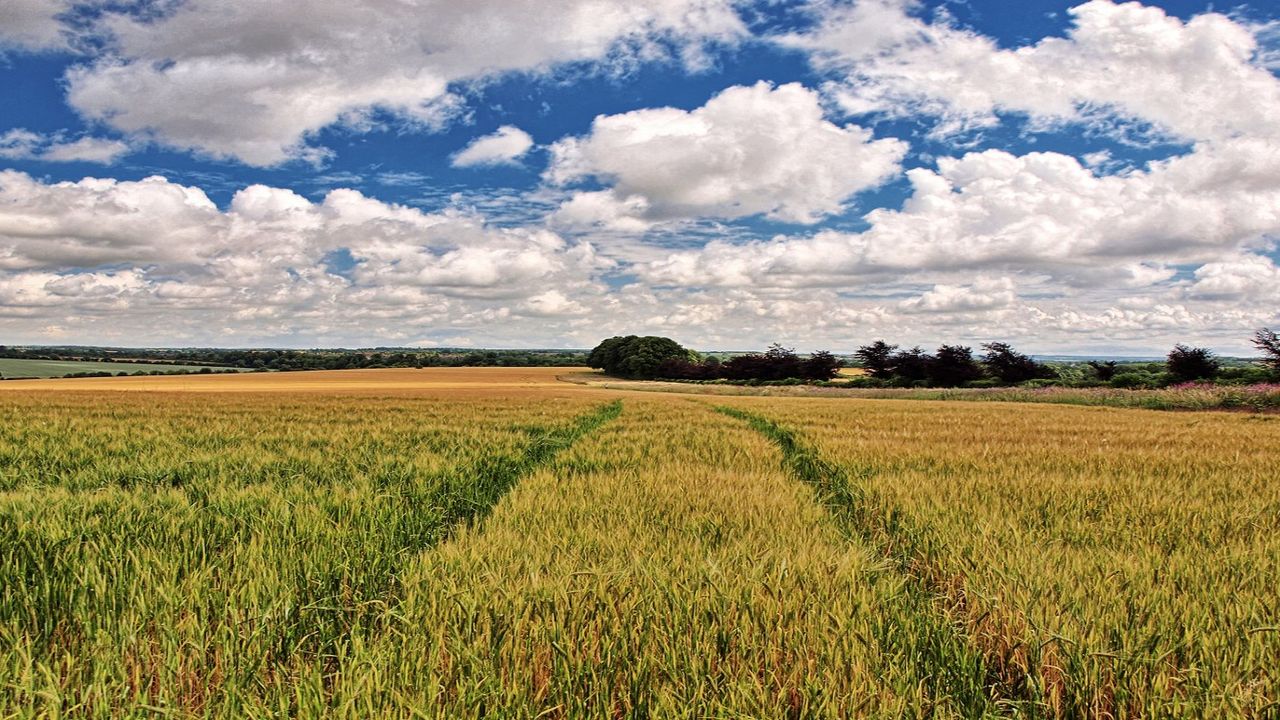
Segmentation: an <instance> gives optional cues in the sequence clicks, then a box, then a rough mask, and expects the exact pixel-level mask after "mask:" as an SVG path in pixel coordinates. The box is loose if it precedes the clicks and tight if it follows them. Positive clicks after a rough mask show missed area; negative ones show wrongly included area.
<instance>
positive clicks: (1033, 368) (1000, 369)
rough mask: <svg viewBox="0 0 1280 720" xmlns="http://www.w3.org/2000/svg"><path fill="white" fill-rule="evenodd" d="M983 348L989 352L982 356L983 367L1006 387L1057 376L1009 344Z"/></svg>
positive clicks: (1000, 343) (1045, 366)
mask: <svg viewBox="0 0 1280 720" xmlns="http://www.w3.org/2000/svg"><path fill="white" fill-rule="evenodd" d="M982 348H983V349H984V350H986V351H987V352H986V354H985V355H983V356H982V365H983V366H984V367H986V369H987V372H989V373H991V376H992V377H994V378H996V379H997V380H999V381H1000V382H1002V383H1004V384H1006V385H1017V384H1018V383H1021V382H1026V381H1028V380H1036V379H1042V378H1044V379H1047V378H1051V377H1054V375H1055V373H1054V372H1053V369H1052V368H1050V367H1049V366H1047V365H1041V364H1040V363H1038V362H1036V361H1035V360H1032V359H1031V358H1030V357H1029V356H1027V355H1023V354H1022V353H1020V352H1018V351H1016V350H1014V349H1013V347H1012V346H1011V345H1009V344H1008V343H1002V342H994V343H985V344H984V345H983V346H982Z"/></svg>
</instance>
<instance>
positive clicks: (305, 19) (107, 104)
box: [67, 0, 745, 165]
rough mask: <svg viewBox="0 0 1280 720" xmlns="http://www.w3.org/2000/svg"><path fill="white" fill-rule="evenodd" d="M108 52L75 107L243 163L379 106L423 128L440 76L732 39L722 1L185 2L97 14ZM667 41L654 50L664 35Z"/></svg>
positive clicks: (446, 99)
mask: <svg viewBox="0 0 1280 720" xmlns="http://www.w3.org/2000/svg"><path fill="white" fill-rule="evenodd" d="M98 29H99V32H100V33H102V34H103V35H105V36H107V38H108V48H109V52H108V53H107V54H106V55H104V56H102V57H99V58H98V59H96V60H95V61H94V62H93V63H91V64H89V65H86V66H83V67H78V68H73V69H72V70H71V71H69V72H68V74H67V83H68V99H69V101H70V102H71V104H72V106H73V107H75V108H76V109H77V110H78V111H79V112H80V113H82V114H83V115H84V116H86V117H87V118H90V119H93V120H97V121H101V122H104V123H106V124H108V125H111V126H112V127H114V128H116V129H117V130H120V131H122V132H126V133H141V134H149V135H153V136H154V137H155V138H156V139H157V140H159V141H161V142H163V143H165V144H168V145H171V146H175V147H180V148H190V149H194V150H198V151H201V152H204V153H208V154H210V155H214V156H219V157H234V158H238V159H240V160H242V161H244V162H246V163H249V164H253V165H273V164H277V163H280V162H283V161H285V160H288V159H295V158H302V159H310V160H316V159H318V158H322V157H323V151H322V150H320V149H318V148H315V147H311V146H308V145H307V143H308V141H309V138H310V136H311V134H313V133H315V132H316V131H318V130H320V129H321V128H324V127H327V126H330V125H333V124H334V123H338V122H343V123H345V124H347V125H349V126H352V127H357V128H360V127H367V126H368V125H369V124H370V123H371V122H372V120H371V118H372V115H371V113H372V112H373V111H374V110H382V111H386V112H389V113H392V114H394V115H396V116H398V117H399V118H401V119H403V120H405V121H408V122H415V123H421V124H425V125H432V124H439V123H441V122H444V121H445V120H446V119H447V118H448V117H450V116H452V115H454V114H456V113H457V112H458V102H459V101H458V98H456V97H454V96H452V95H450V94H449V91H448V88H449V85H450V84H451V83H455V82H462V81H468V80H472V79H478V78H483V77H487V76H492V75H496V74H501V73H506V72H520V71H535V72H536V71H541V70H545V69H548V68H549V67H551V66H553V65H555V64H560V63H569V62H578V61H609V60H612V59H617V58H619V57H622V56H627V55H630V56H632V57H652V56H655V55H656V54H658V53H659V51H660V50H661V49H662V48H663V47H665V46H675V47H677V48H690V47H696V46H698V45H701V44H702V43H705V42H732V41H736V39H738V38H739V37H740V36H742V35H743V33H744V32H745V31H744V28H743V25H742V23H741V21H740V20H739V19H738V17H737V15H736V14H735V13H734V11H733V9H732V7H731V4H730V2H729V0H657V1H656V2H654V1H650V2H639V1H638V0H471V1H470V2H461V3H459V2H447V1H445V0H413V1H408V2H396V3H385V2H377V1H375V0H362V1H359V2H352V1H351V0H323V1H317V2H309V3H307V8H306V11H305V12H298V10H297V8H296V7H295V6H293V5H291V4H288V3H264V2H260V1H259V0H225V1H223V2H216V3H214V2H189V3H185V4H182V5H180V6H177V7H176V8H174V9H173V10H172V11H171V12H169V13H167V14H165V15H164V16H162V17H160V18H158V19H145V20H144V19H135V18H132V17H129V16H126V15H120V14H116V15H108V16H107V18H106V19H105V20H103V21H102V22H101V23H100V24H99V26H98ZM664 44H665V45H664Z"/></svg>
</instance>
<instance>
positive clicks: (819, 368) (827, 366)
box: [800, 350, 844, 380]
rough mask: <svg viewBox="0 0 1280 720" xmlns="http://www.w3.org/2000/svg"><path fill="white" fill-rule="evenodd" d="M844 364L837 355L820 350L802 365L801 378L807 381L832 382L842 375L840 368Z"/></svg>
mask: <svg viewBox="0 0 1280 720" xmlns="http://www.w3.org/2000/svg"><path fill="white" fill-rule="evenodd" d="M843 364H844V363H842V362H840V358H838V357H836V356H835V355H832V354H831V353H829V352H827V351H826V350H819V351H818V352H816V353H814V354H812V355H810V356H809V357H807V358H805V360H804V362H803V363H801V368H800V372H801V377H803V378H804V379H805V380H830V379H831V378H833V377H835V376H836V375H839V374H840V366H841V365H843Z"/></svg>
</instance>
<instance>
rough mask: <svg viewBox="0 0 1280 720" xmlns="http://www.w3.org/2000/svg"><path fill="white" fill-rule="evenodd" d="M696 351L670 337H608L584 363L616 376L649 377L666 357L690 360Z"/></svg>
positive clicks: (653, 375)
mask: <svg viewBox="0 0 1280 720" xmlns="http://www.w3.org/2000/svg"><path fill="white" fill-rule="evenodd" d="M696 359H697V354H696V353H693V352H692V351H690V350H688V349H686V348H685V347H683V346H681V345H680V343H678V342H676V341H675V340H672V339H671V338H665V337H656V336H652V335H647V336H644V337H640V336H636V335H627V336H620V337H611V338H609V339H608V340H605V341H603V342H601V343H600V344H599V345H597V346H596V347H595V349H593V350H592V351H591V354H590V355H588V356H587V365H588V366H590V367H593V368H599V369H601V370H604V371H605V372H606V373H608V374H610V375H618V376H620V377H627V378H637V379H649V378H653V377H656V375H657V372H658V367H659V366H660V365H662V363H664V362H666V361H667V360H688V361H694V360H696Z"/></svg>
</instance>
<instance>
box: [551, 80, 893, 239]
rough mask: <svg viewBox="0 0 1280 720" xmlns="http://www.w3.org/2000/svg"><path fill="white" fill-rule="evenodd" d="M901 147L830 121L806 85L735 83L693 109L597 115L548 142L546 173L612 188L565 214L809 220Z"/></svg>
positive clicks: (879, 179) (883, 172)
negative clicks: (581, 131) (587, 125)
mask: <svg viewBox="0 0 1280 720" xmlns="http://www.w3.org/2000/svg"><path fill="white" fill-rule="evenodd" d="M905 153H906V144H905V143H903V142H902V141H900V140H894V139H883V140H873V139H872V136H871V132H870V131H868V130H865V129H863V128H860V127H858V126H856V125H845V126H839V125H835V124H833V123H831V122H828V121H827V120H826V119H824V117H823V112H822V107H821V105H820V103H819V101H818V96H817V94H816V93H814V92H813V91H811V90H809V89H807V88H805V87H803V86H801V85H799V84H796V83H792V84H788V85H782V86H780V87H776V88H775V87H773V86H771V85H770V84H768V83H765V82H760V83H757V84H756V85H753V86H750V87H746V86H737V87H731V88H729V89H727V90H724V91H723V92H721V93H720V94H718V95H716V96H715V97H713V98H711V99H710V100H708V101H707V103H706V105H703V106H702V107H700V108H696V109H694V110H692V111H684V110H680V109H677V108H655V109H646V110H636V111H633V112H629V113H623V114H621V115H608V116H601V117H597V118H596V120H595V122H594V123H592V127H591V133H590V134H589V135H586V136H584V137H580V138H567V139H564V140H561V141H559V142H557V143H556V144H555V145H553V146H552V154H553V161H552V165H551V167H550V168H549V169H548V171H547V178H548V179H549V180H550V181H551V182H553V183H557V184H562V185H563V184H567V183H571V182H574V181H578V180H582V179H585V178H596V179H598V180H600V181H602V182H606V183H608V184H610V185H611V186H612V187H611V188H610V189H609V191H607V194H600V193H599V192H594V193H591V194H589V195H587V197H586V198H585V199H581V200H580V199H577V198H575V199H574V200H573V201H571V202H570V203H569V204H568V205H567V206H566V207H565V209H564V212H563V213H561V215H560V216H559V218H558V219H559V220H562V221H567V222H581V221H583V220H588V221H595V222H600V223H602V224H604V225H606V226H610V225H612V226H616V225H617V224H618V223H619V221H629V222H658V221H665V220H673V219H682V218H696V217H718V218H739V217H746V216H750V215H760V214H763V215H766V216H767V217H770V218H773V219H776V220H784V221H788V222H797V223H813V222H817V221H818V220H819V219H821V218H822V217H824V216H827V215H832V214H836V213H839V212H841V211H842V210H843V208H844V203H845V202H846V201H847V200H848V199H849V198H850V197H851V196H852V195H854V194H855V193H857V192H858V191H860V190H866V189H868V188H872V187H875V186H877V185H879V184H881V183H883V182H885V181H886V180H887V179H889V178H890V177H891V176H892V175H893V174H894V173H896V172H897V171H898V169H899V164H898V163H899V161H900V160H901V159H902V157H903V155H904V154H905Z"/></svg>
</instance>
